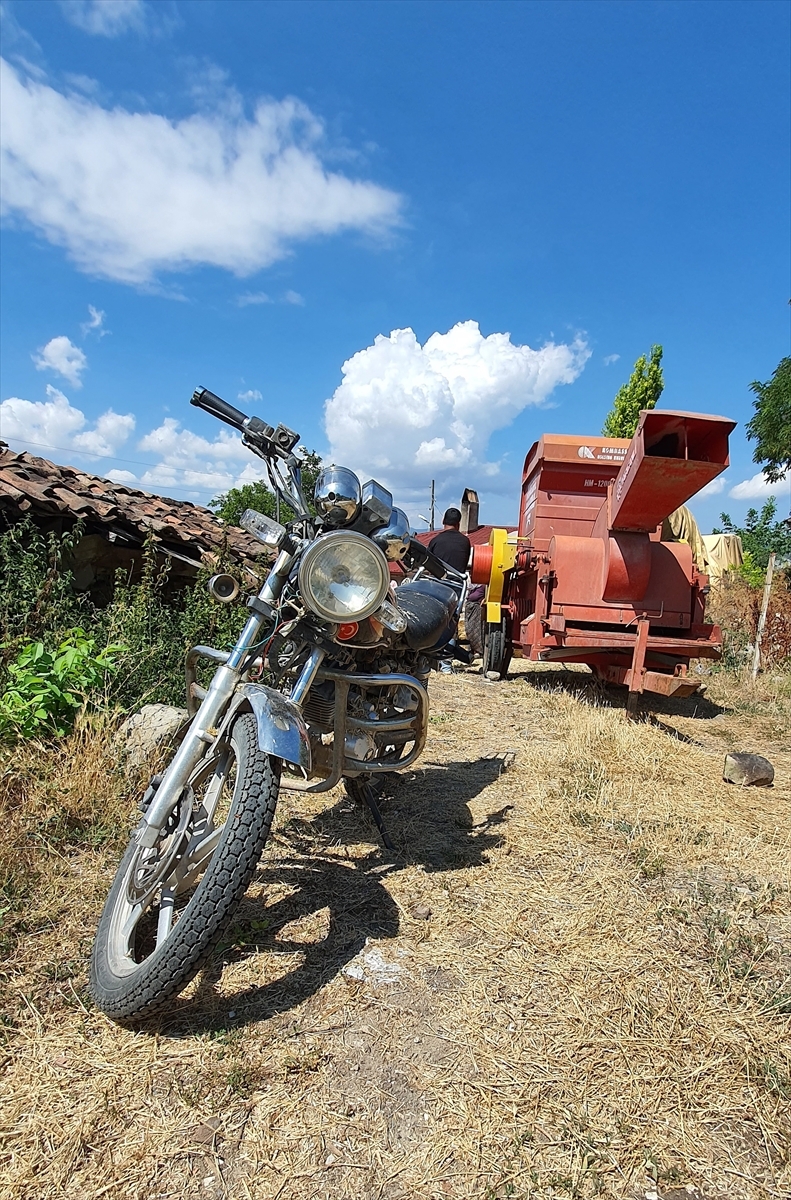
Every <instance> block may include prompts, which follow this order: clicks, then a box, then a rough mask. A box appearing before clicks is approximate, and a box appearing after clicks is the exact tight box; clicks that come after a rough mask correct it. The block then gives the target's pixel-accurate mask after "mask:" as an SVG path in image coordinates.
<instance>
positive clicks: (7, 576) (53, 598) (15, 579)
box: [0, 517, 93, 658]
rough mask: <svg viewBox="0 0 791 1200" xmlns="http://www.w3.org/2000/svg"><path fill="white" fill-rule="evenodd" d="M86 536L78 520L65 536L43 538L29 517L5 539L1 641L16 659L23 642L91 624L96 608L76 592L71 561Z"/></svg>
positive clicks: (0, 542) (0, 544)
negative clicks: (16, 650) (22, 639)
mask: <svg viewBox="0 0 791 1200" xmlns="http://www.w3.org/2000/svg"><path fill="white" fill-rule="evenodd" d="M82 535H83V524H82V522H80V521H78V522H77V523H76V524H75V525H74V527H73V528H72V529H71V530H69V531H68V532H66V533H63V534H60V535H58V534H55V533H49V534H43V533H42V532H41V530H39V529H38V528H37V527H36V525H35V524H34V523H33V522H32V521H31V520H30V518H29V517H25V518H24V519H23V520H22V521H19V522H18V523H17V524H16V525H12V526H11V528H10V529H8V530H6V532H5V533H3V534H2V535H0V579H2V580H3V587H2V588H0V641H2V643H3V651H4V652H3V657H4V658H10V657H12V656H13V653H14V651H15V649H17V648H18V645H17V643H18V641H19V639H20V638H37V637H43V636H44V635H45V634H52V633H53V632H54V633H62V632H65V630H66V629H69V628H73V627H74V626H76V625H85V624H86V623H89V622H90V620H91V616H92V613H93V606H92V605H91V603H90V601H89V600H88V598H87V597H86V596H84V595H80V594H79V593H77V592H76V591H75V589H74V576H73V573H72V571H71V562H72V559H73V555H74V551H75V549H76V547H77V545H78V544H79V542H80V540H81V538H82Z"/></svg>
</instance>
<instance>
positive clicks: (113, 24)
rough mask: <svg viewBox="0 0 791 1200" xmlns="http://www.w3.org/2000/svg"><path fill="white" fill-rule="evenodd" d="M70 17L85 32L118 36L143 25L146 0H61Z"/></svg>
mask: <svg viewBox="0 0 791 1200" xmlns="http://www.w3.org/2000/svg"><path fill="white" fill-rule="evenodd" d="M60 6H61V9H62V10H63V15H64V16H65V18H66V20H67V21H69V22H70V24H72V25H76V26H77V28H78V29H82V30H83V32H84V33H91V34H94V35H98V36H99V37H118V35H119V34H121V33H126V31H127V30H128V29H143V28H144V26H145V15H146V11H145V6H144V4H143V0H61V3H60Z"/></svg>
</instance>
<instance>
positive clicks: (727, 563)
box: [703, 533, 744, 579]
mask: <svg viewBox="0 0 791 1200" xmlns="http://www.w3.org/2000/svg"><path fill="white" fill-rule="evenodd" d="M703 544H704V545H705V547H706V556H707V558H708V560H709V575H710V576H711V578H712V579H721V578H722V576H723V575H724V574H725V572H726V571H733V570H735V569H736V567H740V566H741V565H742V562H743V561H744V554H743V552H742V539H741V538H740V537H739V535H738V534H737V533H707V534H706V535H705V537H704V538H703Z"/></svg>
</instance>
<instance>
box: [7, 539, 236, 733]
mask: <svg viewBox="0 0 791 1200" xmlns="http://www.w3.org/2000/svg"><path fill="white" fill-rule="evenodd" d="M82 532H83V529H82V525H81V524H80V523H78V524H77V525H75V527H74V528H73V529H72V530H70V531H69V532H68V533H66V534H62V535H60V536H58V535H55V534H49V535H46V536H45V535H43V534H42V533H41V532H40V531H39V530H38V529H37V528H36V526H35V525H34V524H33V523H32V522H31V521H29V520H24V521H21V522H19V523H18V524H17V525H15V526H13V527H12V528H11V529H9V530H7V531H6V532H5V533H4V534H2V535H0V705H1V706H2V712H3V713H4V714H5V715H4V717H3V721H4V722H5V728H6V729H7V730H11V729H18V730H19V731H20V733H21V736H30V735H31V732H32V731H34V730H35V731H43V730H44V728H46V729H47V730H49V731H50V732H53V733H54V732H56V731H58V730H59V729H61V728H64V729H65V728H66V727H67V726H68V724H69V722H68V721H67V720H66V717H67V715H68V711H69V710H74V708H75V705H74V704H72V703H71V702H70V701H69V700H67V699H65V696H67V695H71V696H73V697H82V696H85V697H88V698H89V699H90V700H91V702H92V703H94V704H97V705H98V704H99V703H101V704H103V705H106V706H111V707H112V706H115V707H118V708H121V709H122V710H124V711H126V712H131V711H134V710H135V709H137V708H139V707H140V706H141V705H142V704H147V703H152V702H163V703H168V704H183V703H184V698H185V697H184V656H185V654H186V651H187V650H188V649H189V647H190V646H192V645H195V644H197V643H199V642H204V643H209V644H210V645H214V646H217V647H218V648H220V649H230V647H231V646H232V645H233V643H234V642H235V641H236V638H237V636H238V634H239V631H240V630H241V628H242V625H243V624H244V621H245V619H246V616H247V611H246V609H245V607H244V604H243V603H237V604H235V605H227V606H226V605H220V604H217V603H215V601H213V600H212V599H211V597H210V596H209V594H208V591H207V589H206V583H207V582H208V578H209V575H210V574H213V573H214V572H215V571H217V570H223V571H229V572H230V573H231V574H236V575H237V577H239V582H240V584H242V585H243V586H244V587H246V590H247V591H249V590H250V586H251V584H250V582H249V580H248V581H247V582H246V583H245V580H244V579H243V578H241V576H240V573H239V571H238V568H236V566H235V564H234V563H233V562H231V561H229V559H228V557H227V556H225V555H220V557H219V561H217V562H215V563H214V565H213V567H212V570H211V571H210V570H209V569H208V568H206V569H204V568H202V569H201V570H200V571H199V573H198V576H197V578H196V580H195V583H194V584H193V585H192V586H190V587H187V588H182V589H180V590H175V589H172V588H170V587H169V586H168V584H169V580H168V572H169V561H168V562H166V563H165V565H164V566H161V565H158V562H157V559H158V555H157V546H156V542H155V540H154V538H153V537H151V538H150V539H149V540H148V541H147V542H146V545H145V546H144V548H143V558H142V570H141V571H140V575H139V578H138V579H137V580H135V581H134V582H132V581H131V579H130V578H129V575H128V574H127V572H125V571H118V572H117V574H116V578H115V584H114V587H113V591H112V596H111V599H110V602H109V604H108V605H107V606H106V607H105V608H99V607H98V606H97V605H95V604H94V603H93V602H92V601H91V599H90V598H89V596H87V595H86V594H85V593H80V592H77V590H76V589H75V586H74V577H73V574H72V571H71V566H70V563H71V559H72V556H73V553H74V550H75V549H76V547H77V545H78V543H79V541H80V538H81V537H82ZM76 630H79V631H80V635H79V636H80V637H81V638H82V639H84V641H85V642H86V643H88V642H90V643H92V646H93V649H92V651H90V652H87V651H86V652H85V654H84V655H83V658H84V660H85V662H84V663H83V666H84V669H85V670H86V671H88V670H89V666H88V661H87V660H88V659H93V661H95V662H104V656H107V655H109V656H110V658H109V659H108V660H107V661H108V663H109V662H112V664H113V666H114V667H115V668H116V669H115V670H113V671H112V672H111V673H102V675H101V680H99V677H98V676H95V677H93V676H92V677H91V678H90V679H86V680H85V681H84V682H83V684H80V685H79V686H76V687H75V688H74V689H70V688H69V687H63V688H61V686H60V684H59V683H58V680H57V678H56V677H55V675H53V671H54V665H46V664H45V663H44V660H43V657H42V656H46V655H48V656H49V658H50V659H51V663H52V664H54V662H55V661H56V659H58V660H59V659H60V658H61V657H62V654H61V653H60V652H59V651H55V650H53V649H52V647H59V646H61V645H63V644H65V643H66V642H67V641H68V640H69V638H72V640H73V638H74V637H76V636H77V635H76V634H75V631H76ZM34 645H35V646H39V645H40V647H41V651H40V653H39V652H38V651H36V652H35V653H36V654H38V658H36V659H35V660H34V659H33V658H31V657H30V655H31V654H33V653H34V652H33V650H32V649H31V646H34ZM63 653H64V654H65V653H66V651H65V650H64V651H63ZM72 657H74V656H72ZM63 665H64V667H65V665H66V664H65V663H64V664H63ZM74 666H75V669H76V658H75V659H74ZM58 669H60V668H58ZM108 670H109V669H108ZM19 671H24V672H26V673H29V675H30V677H28V674H25V677H24V681H22V680H21V677H20V675H19ZM34 675H35V676H36V678H39V680H42V679H46V680H47V681H49V683H52V689H50V688H49V686H48V684H47V685H46V686H45V684H44V683H43V682H39V683H38V684H36V683H34V682H33V678H32V677H33V676H34ZM21 682H24V687H23V688H22V689H21V690H20V684H21ZM36 688H41V689H43V690H41V691H40V692H37V691H36ZM59 688H60V690H61V691H62V692H63V693H64V697H62V698H60V699H57V698H56V695H55V693H56V691H57V690H58V689H59ZM36 695H38V696H40V697H45V698H46V697H49V699H40V700H38V701H35V702H34V700H33V697H34V696H36ZM56 699H57V702H56ZM28 702H30V703H28ZM49 703H52V704H55V706H56V710H57V715H53V713H54V712H55V710H53V713H50V712H49V710H48V709H46V705H47V704H49ZM81 703H82V699H78V700H77V703H76V706H77V707H79V705H80V704H81ZM58 705H59V706H60V707H58ZM63 706H65V707H63ZM45 709H46V711H47V712H48V718H47V719H48V720H49V723H47V720H44V723H43V724H41V723H40V722H38V723H37V721H36V720H35V719H34V714H35V713H36V712H44V711H45ZM42 720H43V718H42ZM31 722H32V724H31ZM6 736H10V734H6Z"/></svg>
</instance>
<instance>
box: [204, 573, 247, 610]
mask: <svg viewBox="0 0 791 1200" xmlns="http://www.w3.org/2000/svg"><path fill="white" fill-rule="evenodd" d="M208 588H209V595H210V596H211V598H212V600H216V601H217V602H218V603H219V604H231V603H233V601H234V600H235V599H236V597H237V596H238V595H239V584H238V583H237V581H236V580H235V579H234V577H233V575H226V574H222V575H212V577H211V579H210V580H209V583H208Z"/></svg>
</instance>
